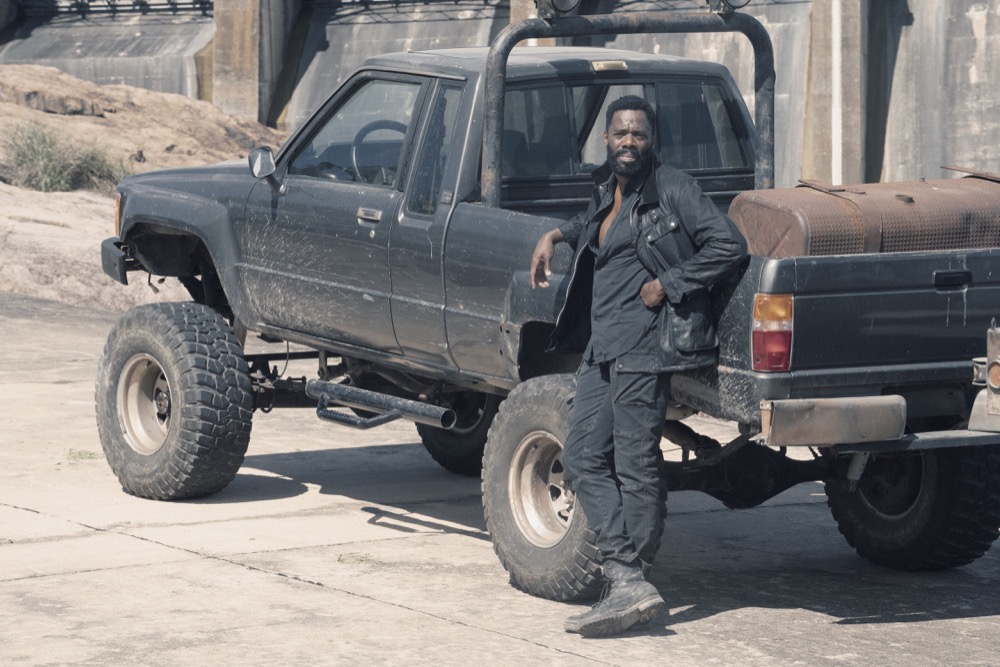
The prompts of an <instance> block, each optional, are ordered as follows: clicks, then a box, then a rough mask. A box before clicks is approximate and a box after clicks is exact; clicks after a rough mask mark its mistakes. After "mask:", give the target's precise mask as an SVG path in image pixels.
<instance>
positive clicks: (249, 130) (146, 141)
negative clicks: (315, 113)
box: [0, 65, 286, 311]
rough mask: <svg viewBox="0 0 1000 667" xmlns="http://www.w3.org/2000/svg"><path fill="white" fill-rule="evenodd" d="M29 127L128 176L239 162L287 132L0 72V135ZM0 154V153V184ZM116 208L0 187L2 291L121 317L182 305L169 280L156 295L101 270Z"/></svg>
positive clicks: (90, 195) (181, 100)
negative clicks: (102, 158)
mask: <svg viewBox="0 0 1000 667" xmlns="http://www.w3.org/2000/svg"><path fill="white" fill-rule="evenodd" d="M25 121H31V122H35V123H39V124H41V125H43V126H45V127H46V128H48V129H51V130H52V131H54V132H55V133H57V134H58V135H60V136H61V137H63V138H66V139H70V140H72V141H74V142H76V143H78V144H81V145H84V146H96V147H98V148H101V149H103V150H105V151H106V152H107V153H108V155H110V156H111V157H113V158H116V159H121V161H122V162H123V163H125V164H126V165H127V167H128V168H129V169H130V170H131V171H132V172H134V173H138V172H143V171H152V170H154V169H164V168H169V167H182V166H190V165H197V164H210V163H214V162H220V161H223V160H231V159H234V158H241V157H245V156H246V154H247V152H248V151H249V149H250V148H252V147H253V146H259V145H269V146H272V147H275V148H276V147H278V146H279V145H280V144H281V143H282V142H283V141H284V139H285V137H286V134H285V133H282V132H278V131H277V130H273V129H271V128H268V127H266V126H264V125H261V124H259V123H255V122H253V121H248V120H244V119H240V118H235V117H233V116H230V115H228V114H226V113H224V112H222V111H221V110H219V109H218V108H216V107H214V106H213V105H211V104H209V103H207V102H202V101H199V100H194V99H191V98H187V97H184V96H181V95H173V94H168V93H156V92H152V91H148V90H143V89H139V88H131V87H129V86H118V85H116V86H99V85H96V84H94V83H91V82H89V81H83V80H81V79H77V78H75V77H72V76H70V75H68V74H65V73H63V72H61V71H59V70H57V69H54V68H51V67H42V66H39V65H5V66H2V67H0V137H3V136H6V134H7V133H8V132H9V130H10V128H11V127H12V126H13V125H15V124H16V123H19V122H25ZM5 159H6V158H5V157H4V156H3V155H2V154H0V181H2V180H5V179H4V178H3V175H4V170H3V167H2V163H3V162H4V161H5ZM113 219H114V201H113V199H112V198H111V197H110V196H107V195H104V194H98V193H94V192H69V193H43V192H35V191H32V190H23V189H20V188H16V187H13V186H10V185H6V184H4V183H2V182H0V291H5V292H14V293H18V294H25V295H28V296H41V297H46V298H50V299H56V300H59V301H63V302H65V303H72V304H76V305H90V306H95V307H100V308H102V309H107V310H112V311H121V310H125V309H127V308H129V307H131V306H132V305H134V304H136V303H142V302H148V301H156V300H177V299H186V298H188V297H187V292H186V291H185V290H184V289H183V288H182V287H180V285H179V284H178V283H177V281H176V280H173V279H168V281H167V282H165V283H164V284H162V285H157V284H156V283H155V282H154V286H156V287H157V289H158V290H159V293H157V292H154V290H153V289H150V288H149V287H148V286H146V284H145V276H140V274H131V275H130V279H132V280H133V281H134V282H136V283H137V284H135V285H130V286H129V287H127V288H125V287H122V286H121V285H119V284H118V283H116V282H114V281H113V280H111V279H110V278H108V277H107V276H105V275H104V272H103V271H102V270H101V257H100V243H101V241H102V240H103V239H105V238H107V237H109V236H112V235H113V233H114V229H113Z"/></svg>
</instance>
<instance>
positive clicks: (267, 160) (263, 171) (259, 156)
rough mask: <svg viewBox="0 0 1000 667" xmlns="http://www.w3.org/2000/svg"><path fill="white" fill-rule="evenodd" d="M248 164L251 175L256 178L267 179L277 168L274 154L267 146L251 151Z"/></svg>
mask: <svg viewBox="0 0 1000 667" xmlns="http://www.w3.org/2000/svg"><path fill="white" fill-rule="evenodd" d="M247 162H249V163H250V173H251V174H253V176H254V178H266V177H268V176H270V175H271V174H273V173H274V170H275V169H276V168H277V167H276V166H275V164H274V153H272V152H271V149H270V148H268V147H267V146H259V147H257V148H255V149H253V150H252V151H250V155H248V156H247Z"/></svg>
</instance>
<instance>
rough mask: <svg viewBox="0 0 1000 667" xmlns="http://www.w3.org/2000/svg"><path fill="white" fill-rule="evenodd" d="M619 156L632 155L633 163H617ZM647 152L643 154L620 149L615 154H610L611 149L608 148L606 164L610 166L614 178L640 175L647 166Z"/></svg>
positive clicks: (628, 149) (631, 149) (632, 149)
mask: <svg viewBox="0 0 1000 667" xmlns="http://www.w3.org/2000/svg"><path fill="white" fill-rule="evenodd" d="M620 155H632V156H633V157H634V158H635V162H625V163H622V162H619V161H618V157H619V156H620ZM649 155H650V153H649V151H647V152H645V153H640V152H639V151H637V150H636V149H634V148H620V149H618V150H617V151H615V152H612V150H611V147H610V146H609V147H608V164H609V165H610V166H611V171H612V172H614V174H615V175H616V176H635V175H636V174H639V173H642V171H643V170H644V169H645V168H646V165H647V164H649Z"/></svg>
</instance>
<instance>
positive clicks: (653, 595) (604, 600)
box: [565, 560, 666, 637]
mask: <svg viewBox="0 0 1000 667" xmlns="http://www.w3.org/2000/svg"><path fill="white" fill-rule="evenodd" d="M604 577H605V578H606V579H607V580H608V583H607V586H606V587H605V589H604V595H602V596H601V601H600V602H598V603H597V604H595V605H594V606H593V607H592V608H591V609H590V611H586V612H584V613H582V614H576V615H575V616H570V617H569V618H567V619H566V625H565V628H566V632H577V633H579V634H581V635H583V636H584V637H609V636H611V635H616V634H619V633H621V632H625V631H626V630H628V629H629V628H631V627H632V626H633V625H635V624H636V623H644V622H646V621H650V620H652V619H653V618H654V617H655V616H656V615H657V614H659V613H660V612H661V611H662V610H663V608H664V606H666V603H665V602H664V601H663V598H662V597H660V593H659V591H657V590H656V587H655V586H653V585H652V584H651V583H649V582H647V581H646V580H645V579H644V578H643V576H642V568H641V567H640V565H639V563H638V562H635V563H631V564H629V563H622V562H619V561H616V560H609V561H607V562H605V563H604Z"/></svg>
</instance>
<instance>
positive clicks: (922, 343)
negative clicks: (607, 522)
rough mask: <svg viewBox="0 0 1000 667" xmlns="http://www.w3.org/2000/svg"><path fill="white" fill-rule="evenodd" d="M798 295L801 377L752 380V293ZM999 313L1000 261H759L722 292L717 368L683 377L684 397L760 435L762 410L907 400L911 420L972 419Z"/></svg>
mask: <svg viewBox="0 0 1000 667" xmlns="http://www.w3.org/2000/svg"><path fill="white" fill-rule="evenodd" d="M758 292H761V293H767V294H792V295H794V314H793V327H792V355H791V366H790V370H789V371H787V372H756V371H753V370H751V361H750V351H751V326H752V322H751V317H752V312H753V299H754V294H756V293H758ZM998 304H1000V250H997V249H974V250H954V251H933V252H906V253H892V254H859V255H831V256H822V257H789V258H781V259H769V258H761V257H752V258H751V261H750V262H749V264H748V266H747V268H746V270H745V272H744V273H743V275H742V276H741V278H740V279H739V281H738V283H736V284H735V286H733V287H731V288H729V289H727V290H720V293H719V294H717V305H718V307H719V309H720V324H719V330H720V357H719V362H720V363H719V369H718V371H716V370H715V369H711V370H707V371H701V372H698V373H692V374H685V375H684V376H679V377H677V378H676V379H675V381H674V388H673V393H674V396H675V397H676V398H677V399H678V400H681V401H683V402H685V403H688V404H690V405H692V406H693V407H696V408H698V409H700V410H703V411H705V412H707V413H709V414H712V415H715V416H718V417H723V418H727V419H734V420H736V421H739V422H741V423H748V424H759V419H760V411H759V405H760V401H761V400H774V399H786V398H819V397H837V396H871V395H879V394H887V393H897V394H902V395H903V396H904V397H905V398H906V399H907V408H908V413H909V415H910V416H911V417H934V416H954V415H956V414H962V413H963V412H964V411H965V409H966V402H967V397H966V396H965V392H966V388H967V386H968V383H969V381H970V380H971V374H972V370H971V359H972V358H973V357H976V356H982V355H983V354H984V352H985V350H984V341H985V332H986V330H987V329H988V328H989V326H990V323H991V321H992V320H993V319H994V318H995V317H996V316H997V312H998Z"/></svg>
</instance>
